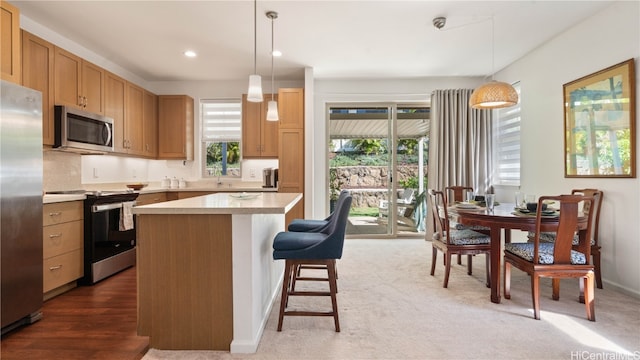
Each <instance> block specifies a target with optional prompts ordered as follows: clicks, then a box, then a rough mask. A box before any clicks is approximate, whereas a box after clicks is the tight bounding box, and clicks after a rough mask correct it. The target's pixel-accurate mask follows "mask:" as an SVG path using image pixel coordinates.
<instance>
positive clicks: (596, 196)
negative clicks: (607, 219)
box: [571, 189, 604, 245]
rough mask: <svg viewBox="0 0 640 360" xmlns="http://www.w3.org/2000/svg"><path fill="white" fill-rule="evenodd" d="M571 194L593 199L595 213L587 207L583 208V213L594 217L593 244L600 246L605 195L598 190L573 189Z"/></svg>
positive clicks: (592, 227) (592, 226)
mask: <svg viewBox="0 0 640 360" xmlns="http://www.w3.org/2000/svg"><path fill="white" fill-rule="evenodd" d="M571 194H582V195H585V196H592V197H593V200H594V203H593V211H592V209H590V208H589V207H588V206H586V207H583V209H582V212H584V213H585V214H589V215H590V216H592V217H593V220H592V221H593V224H592V225H591V229H592V232H591V234H590V236H591V239H593V243H594V244H595V245H598V231H599V228H600V207H602V197H603V196H604V193H603V192H602V191H600V190H598V189H573V190H571ZM585 205H586V204H585Z"/></svg>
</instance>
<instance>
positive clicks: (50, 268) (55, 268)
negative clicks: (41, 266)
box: [49, 265, 62, 271]
mask: <svg viewBox="0 0 640 360" xmlns="http://www.w3.org/2000/svg"><path fill="white" fill-rule="evenodd" d="M60 269H62V265H56V266H51V267H49V271H54V270H60Z"/></svg>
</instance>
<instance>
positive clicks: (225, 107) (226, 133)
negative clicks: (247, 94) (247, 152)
mask: <svg viewBox="0 0 640 360" xmlns="http://www.w3.org/2000/svg"><path fill="white" fill-rule="evenodd" d="M200 116H201V118H202V143H203V144H202V149H203V150H204V152H205V153H204V154H203V156H202V159H203V163H204V164H203V167H202V168H203V169H204V171H203V176H204V177H217V176H235V177H239V176H240V158H241V156H240V155H241V154H240V149H241V147H240V141H241V138H242V101H241V100H240V99H231V100H200Z"/></svg>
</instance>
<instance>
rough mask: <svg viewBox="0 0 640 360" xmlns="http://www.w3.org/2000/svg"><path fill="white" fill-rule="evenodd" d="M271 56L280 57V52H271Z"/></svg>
mask: <svg viewBox="0 0 640 360" xmlns="http://www.w3.org/2000/svg"><path fill="white" fill-rule="evenodd" d="M271 55H273V56H275V57H279V56H282V51H280V50H273V53H272V54H271Z"/></svg>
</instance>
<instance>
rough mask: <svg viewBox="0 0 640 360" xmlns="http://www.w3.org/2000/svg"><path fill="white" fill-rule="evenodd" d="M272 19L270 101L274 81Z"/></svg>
mask: <svg viewBox="0 0 640 360" xmlns="http://www.w3.org/2000/svg"><path fill="white" fill-rule="evenodd" d="M273 19H274V17H273V16H271V101H273V81H274V76H273V57H274V56H273Z"/></svg>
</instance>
